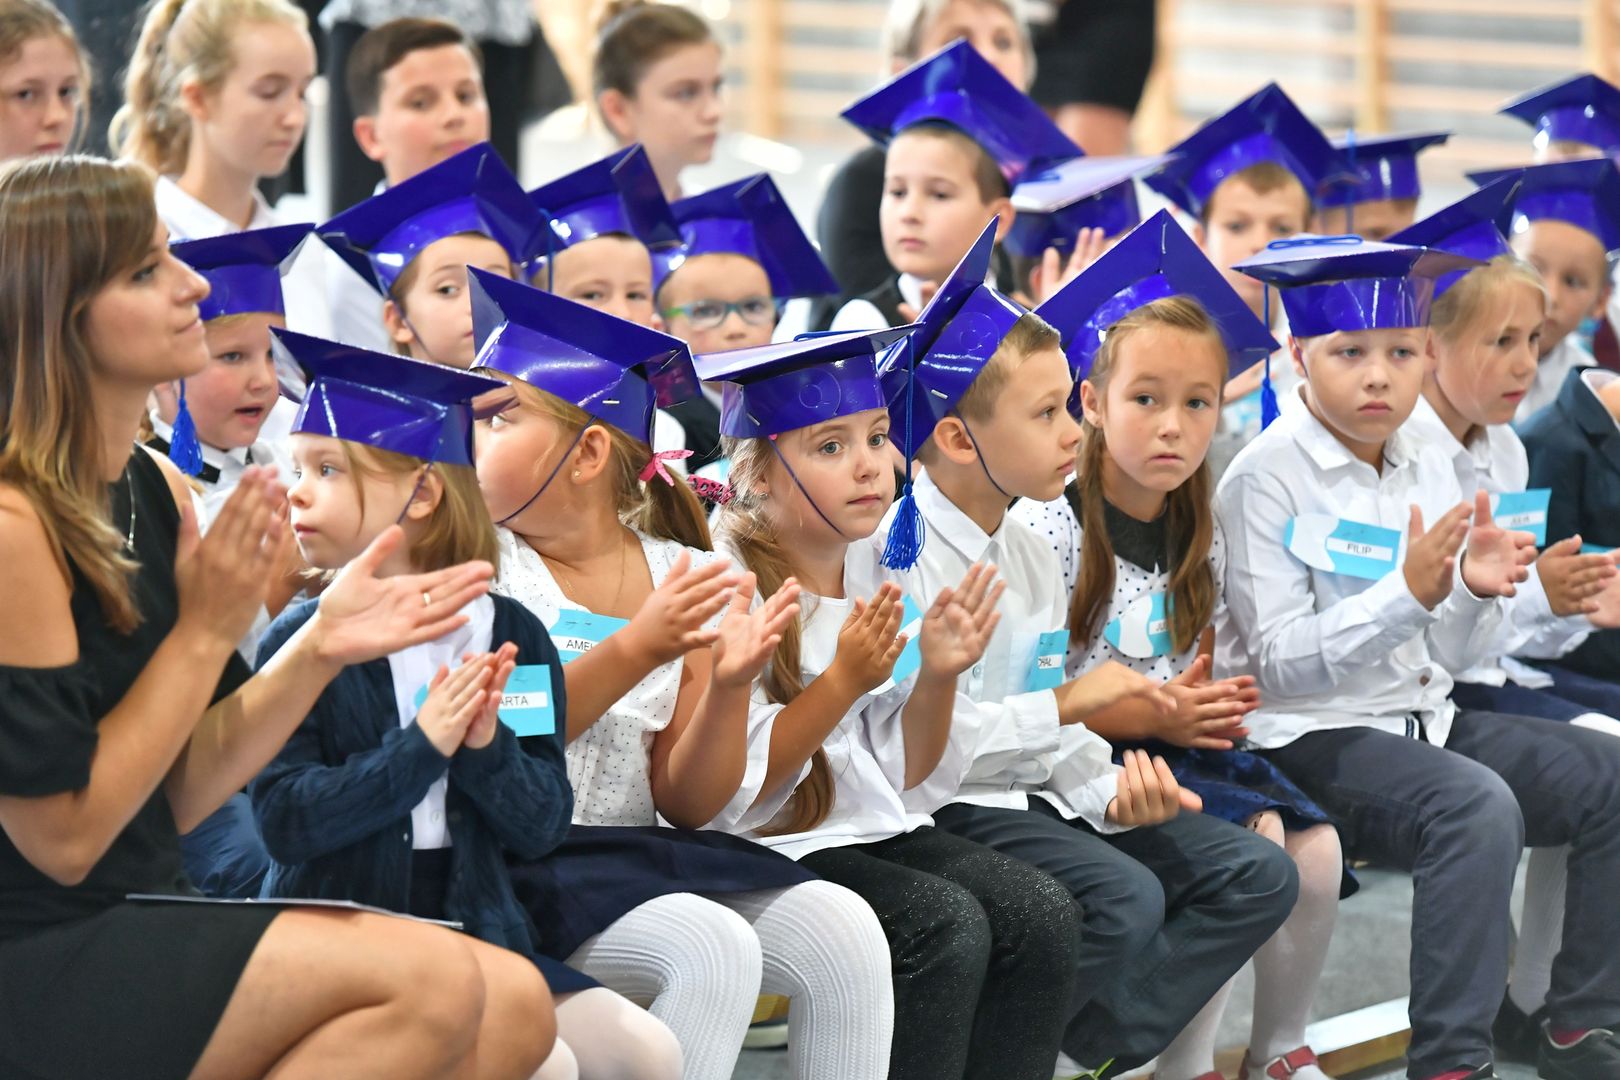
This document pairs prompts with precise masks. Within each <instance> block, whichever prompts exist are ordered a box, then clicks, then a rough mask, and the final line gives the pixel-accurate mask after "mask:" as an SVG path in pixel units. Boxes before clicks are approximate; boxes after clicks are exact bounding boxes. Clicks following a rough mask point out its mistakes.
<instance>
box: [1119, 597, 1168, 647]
mask: <svg viewBox="0 0 1620 1080" xmlns="http://www.w3.org/2000/svg"><path fill="white" fill-rule="evenodd" d="M1103 638H1104V640H1106V641H1107V642H1108V644H1110V645H1112V646H1113V647H1114V648H1116V649H1118V650H1119V651H1120V652H1122V653H1124V654H1125V655H1126V656H1130V657H1134V658H1136V659H1138V660H1146V659H1148V658H1149V657H1153V656H1169V655H1170V613H1169V604H1168V603H1167V602H1166V600H1165V595H1164V593H1162V592H1156V593H1149V594H1148V595H1147V596H1138V597H1137V598H1136V599H1135V600H1132V601H1131V602H1130V603H1129V604H1126V605H1125V610H1124V612H1122V613H1121V614H1120V616H1119V618H1117V619H1111V620H1109V622H1108V625H1107V626H1105V627H1103Z"/></svg>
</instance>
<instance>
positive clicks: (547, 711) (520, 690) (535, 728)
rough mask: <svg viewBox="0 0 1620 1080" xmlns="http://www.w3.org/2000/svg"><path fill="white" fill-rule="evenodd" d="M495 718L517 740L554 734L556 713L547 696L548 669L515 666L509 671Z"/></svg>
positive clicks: (528, 665)
mask: <svg viewBox="0 0 1620 1080" xmlns="http://www.w3.org/2000/svg"><path fill="white" fill-rule="evenodd" d="M499 716H500V718H501V723H503V724H505V725H506V726H507V727H509V728H511V729H512V734H514V735H517V736H518V737H520V738H521V737H523V736H526V735H554V734H556V731H557V710H556V705H555V704H554V703H553V701H552V697H551V666H550V665H549V664H519V665H518V666H517V667H515V668H513V669H512V674H511V675H510V676H509V677H508V678H507V680H506V692H505V693H503V694H502V695H501V705H500V710H499Z"/></svg>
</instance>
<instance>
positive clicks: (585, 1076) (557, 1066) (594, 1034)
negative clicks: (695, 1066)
mask: <svg viewBox="0 0 1620 1080" xmlns="http://www.w3.org/2000/svg"><path fill="white" fill-rule="evenodd" d="M556 1003H557V1045H556V1048H555V1049H553V1050H552V1051H551V1056H550V1057H548V1058H546V1063H545V1064H544V1065H542V1066H540V1071H539V1072H537V1073H535V1074H534V1077H533V1080H680V1076H681V1044H680V1043H678V1042H676V1041H675V1035H674V1033H673V1032H671V1031H670V1030H669V1028H667V1027H665V1026H664V1025H663V1024H662V1023H661V1022H660V1021H659V1020H658V1019H657V1018H656V1017H655V1016H653V1015H652V1014H651V1013H649V1012H647V1011H646V1010H645V1009H643V1008H641V1007H639V1006H637V1005H633V1004H631V1003H630V1002H629V1001H626V1000H625V999H624V998H622V997H620V996H619V995H618V994H615V993H614V992H613V991H612V990H608V989H606V988H604V987H596V988H594V989H591V990H581V991H578V992H577V993H573V994H559V995H558V996H557V999H556Z"/></svg>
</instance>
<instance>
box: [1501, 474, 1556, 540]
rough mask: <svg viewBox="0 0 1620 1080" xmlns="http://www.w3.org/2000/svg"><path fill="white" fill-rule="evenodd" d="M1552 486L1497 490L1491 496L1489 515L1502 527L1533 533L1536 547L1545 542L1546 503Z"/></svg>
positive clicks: (1549, 498)
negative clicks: (1525, 489)
mask: <svg viewBox="0 0 1620 1080" xmlns="http://www.w3.org/2000/svg"><path fill="white" fill-rule="evenodd" d="M1551 501H1552V488H1531V489H1530V490H1529V491H1499V492H1497V493H1496V494H1495V495H1492V496H1491V517H1492V518H1494V519H1495V521H1496V523H1497V524H1498V525H1500V526H1501V527H1502V528H1504V529H1515V530H1517V531H1519V532H1527V533H1533V534H1535V538H1536V547H1544V546H1545V545H1546V543H1547V504H1548V503H1549V502H1551Z"/></svg>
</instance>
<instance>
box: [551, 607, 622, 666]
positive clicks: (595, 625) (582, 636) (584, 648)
mask: <svg viewBox="0 0 1620 1080" xmlns="http://www.w3.org/2000/svg"><path fill="white" fill-rule="evenodd" d="M629 625H630V620H629V619H615V618H614V617H613V616H611V615H598V614H597V613H596V612H594V611H583V610H581V609H579V608H564V609H563V610H562V611H561V612H559V613H558V615H557V621H556V622H554V623H552V624H551V625H550V626H548V627H547V628H546V632H547V633H548V634H550V635H551V643H552V644H553V645H554V646H556V648H557V658H558V659H560V660H561V661H562V662H563V663H565V664H567V663H570V662H571V661H574V660H578V659H579V658H580V657H581V656H584V655H585V654H586V653H588V652H590V651H591V650H592V649H594V648H596V646H598V645H600V644H602V642H604V641H606V640H607V639H608V638H609V637H611V636H613V634H615V633H617V632H618V631H620V630H623V629H624V628H625V627H626V626H629Z"/></svg>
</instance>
